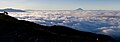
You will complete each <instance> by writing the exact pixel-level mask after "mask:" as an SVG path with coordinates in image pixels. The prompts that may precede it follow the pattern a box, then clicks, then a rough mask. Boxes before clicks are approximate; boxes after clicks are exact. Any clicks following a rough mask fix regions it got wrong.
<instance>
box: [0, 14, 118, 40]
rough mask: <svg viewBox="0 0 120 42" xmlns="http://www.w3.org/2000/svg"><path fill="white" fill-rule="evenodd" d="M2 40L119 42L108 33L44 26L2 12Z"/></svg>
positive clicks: (0, 29) (0, 30)
mask: <svg viewBox="0 0 120 42" xmlns="http://www.w3.org/2000/svg"><path fill="white" fill-rule="evenodd" d="M0 42H117V41H116V40H114V39H113V38H111V37H109V36H107V35H101V34H94V33H90V32H83V31H77V30H74V29H71V28H68V27H64V26H43V25H38V24H35V23H33V22H28V21H24V20H17V19H15V18H14V17H11V16H8V15H4V14H0Z"/></svg>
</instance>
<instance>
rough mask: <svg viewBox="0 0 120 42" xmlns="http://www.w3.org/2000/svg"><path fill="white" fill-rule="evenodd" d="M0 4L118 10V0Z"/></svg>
mask: <svg viewBox="0 0 120 42" xmlns="http://www.w3.org/2000/svg"><path fill="white" fill-rule="evenodd" d="M0 5H1V6H0V8H16V9H32V10H75V9H77V8H82V9H84V10H120V0H0Z"/></svg>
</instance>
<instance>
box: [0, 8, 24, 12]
mask: <svg viewBox="0 0 120 42" xmlns="http://www.w3.org/2000/svg"><path fill="white" fill-rule="evenodd" d="M0 11H7V12H26V11H24V10H19V9H13V8H6V9H0Z"/></svg>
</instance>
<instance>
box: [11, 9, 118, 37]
mask: <svg viewBox="0 0 120 42" xmlns="http://www.w3.org/2000/svg"><path fill="white" fill-rule="evenodd" d="M9 15H10V16H13V17H15V18H17V19H19V20H26V21H31V22H35V23H37V24H40V25H47V26H52V25H62V26H67V27H71V28H73V29H76V30H80V31H87V32H93V33H98V34H105V35H109V36H112V37H114V38H116V37H120V11H113V10H84V11H77V10H39V11H28V12H9Z"/></svg>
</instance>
